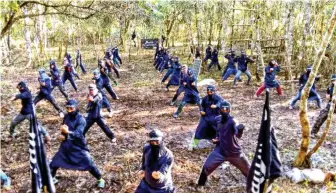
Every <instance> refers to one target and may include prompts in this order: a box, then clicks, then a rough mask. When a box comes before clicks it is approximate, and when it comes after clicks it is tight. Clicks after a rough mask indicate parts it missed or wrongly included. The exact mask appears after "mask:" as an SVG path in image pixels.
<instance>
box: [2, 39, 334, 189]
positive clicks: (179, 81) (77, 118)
mask: <svg viewBox="0 0 336 193" xmlns="http://www.w3.org/2000/svg"><path fill="white" fill-rule="evenodd" d="M76 53H77V57H76V61H77V60H78V63H77V62H76V64H77V65H76V66H80V68H81V69H82V72H83V73H86V70H85V67H84V64H83V63H82V60H81V54H80V53H79V51H78V50H77V52H76ZM197 57H198V58H200V57H201V54H200V50H199V49H197V50H196V54H195V58H197ZM225 58H226V59H227V60H228V63H227V66H226V67H225V70H224V72H223V76H222V80H227V78H228V77H229V76H230V75H235V76H234V83H233V85H236V81H237V80H240V76H241V74H242V73H245V74H246V75H247V76H248V81H247V83H248V84H250V82H251V74H250V72H249V71H248V66H247V64H248V63H253V62H254V60H253V59H251V58H250V57H248V56H246V54H245V53H244V52H243V51H241V52H240V55H239V56H236V54H235V51H230V52H228V53H227V54H226V55H225ZM208 59H211V63H210V64H209V65H208V70H209V69H211V67H212V66H213V65H215V66H217V67H218V69H219V70H220V69H221V67H220V65H219V62H218V50H217V49H213V51H212V48H211V47H210V46H209V47H208V48H207V49H206V55H205V58H204V60H203V61H204V62H207V60H208ZM63 62H64V63H63V66H64V72H63V76H62V77H61V75H60V71H59V70H58V68H57V65H56V62H55V61H53V60H51V61H50V73H49V74H48V73H46V71H45V70H44V69H40V70H39V77H38V82H39V86H40V91H39V93H38V95H37V96H36V97H35V98H34V99H33V97H32V94H31V92H30V90H29V88H28V85H27V83H26V82H23V81H21V82H19V84H18V85H17V88H18V90H19V92H20V93H19V94H17V95H15V96H13V97H12V98H11V100H17V99H20V100H21V104H22V108H21V111H20V113H19V114H18V115H17V116H15V117H14V119H13V121H12V122H11V125H10V137H11V138H15V126H16V125H18V124H19V123H20V122H22V121H23V120H25V119H28V120H31V118H32V116H33V114H34V112H35V105H36V104H37V103H38V102H39V101H41V100H43V99H45V100H47V101H49V102H50V103H51V104H52V105H53V106H54V108H55V109H56V110H57V111H58V113H59V114H60V116H61V118H63V121H62V125H61V127H60V132H59V137H58V139H59V140H60V142H61V145H60V148H59V150H58V152H57V153H56V154H55V155H54V157H53V159H52V161H51V163H50V168H51V173H52V177H53V180H54V183H57V182H58V179H57V178H56V171H57V170H58V168H65V169H71V170H81V171H89V172H90V173H91V174H92V175H93V176H94V177H95V178H96V179H97V186H98V187H100V188H104V187H105V181H104V179H103V178H102V174H101V172H100V170H99V169H98V167H97V165H96V164H95V162H94V161H93V158H92V156H91V155H90V153H89V148H88V145H87V142H86V138H85V136H86V134H87V132H88V130H89V128H90V127H91V126H92V125H93V124H94V123H97V124H98V125H99V126H100V127H101V129H102V130H103V132H104V133H105V134H106V136H107V137H108V138H109V139H110V140H111V143H112V144H114V145H115V144H116V136H115V135H114V133H113V132H112V131H111V130H110V128H109V127H108V126H107V124H106V122H105V120H104V118H103V115H102V109H103V108H106V109H107V111H108V112H109V113H108V116H109V117H111V116H112V107H111V105H110V102H109V99H108V97H107V95H106V94H105V92H104V90H103V89H104V88H105V90H106V91H107V92H108V93H109V94H110V95H111V97H112V99H114V100H118V99H119V97H118V96H117V94H116V92H115V91H114V90H113V88H112V85H111V82H113V83H114V84H115V85H117V84H118V83H117V81H116V79H115V78H114V73H115V74H116V76H117V78H119V77H120V73H119V70H118V68H119V67H120V65H121V64H122V61H121V58H120V56H119V54H118V49H117V48H114V49H112V48H108V49H107V51H106V52H105V55H104V58H103V60H98V68H97V69H95V70H94V71H93V77H92V80H93V82H94V83H93V84H88V94H87V100H88V105H87V109H86V112H87V116H83V115H82V114H81V113H80V110H79V107H78V102H77V101H76V100H75V99H70V98H69V95H68V94H67V92H66V91H65V88H64V84H65V82H66V80H69V81H70V83H71V84H72V86H73V88H74V89H75V91H76V92H77V91H78V88H77V85H76V83H75V81H74V78H73V77H77V78H78V79H79V76H78V74H77V73H76V71H75V67H74V65H73V64H72V60H71V56H70V54H68V53H66V54H65V56H64V61H63ZM237 66H238V70H237ZM154 67H155V69H156V70H158V71H159V72H160V73H161V74H163V72H164V70H166V72H165V75H164V76H163V78H162V80H161V83H162V84H165V82H168V83H167V84H166V86H165V88H166V90H168V89H169V88H170V87H171V86H178V88H177V90H176V93H175V95H174V97H173V99H172V100H171V102H170V105H171V106H174V105H175V104H176V103H177V98H178V96H179V95H180V94H182V93H183V95H184V96H183V98H182V101H181V102H180V104H179V105H178V106H177V109H176V112H175V113H174V114H173V117H174V118H178V117H179V115H180V114H181V112H182V109H183V107H184V106H185V105H186V104H197V105H198V107H199V111H200V120H199V123H198V126H197V128H196V131H195V134H194V135H193V137H192V140H191V143H190V144H189V150H193V149H195V148H197V147H198V144H199V141H200V140H202V139H205V140H209V141H211V142H212V143H214V144H215V148H214V150H213V151H212V152H211V153H210V154H209V156H208V158H207V159H206V161H205V163H204V164H203V166H202V169H201V172H200V176H199V179H198V183H197V184H198V185H199V186H204V185H205V184H206V181H207V177H208V176H209V175H210V174H211V173H212V172H213V171H214V170H215V169H216V168H217V167H218V166H220V165H221V164H222V163H223V162H225V161H228V162H230V163H231V164H232V165H234V166H235V167H237V168H238V169H239V170H240V171H241V172H242V174H243V175H244V176H246V177H247V175H248V172H249V169H250V162H249V161H248V159H247V157H246V156H245V154H244V153H243V151H242V147H241V146H240V145H239V139H240V138H241V137H242V135H243V133H244V130H245V126H244V124H240V123H239V122H238V121H237V120H236V119H234V118H233V117H232V116H231V111H232V106H231V104H230V103H229V102H228V101H227V100H225V99H223V98H222V97H221V96H220V95H218V94H217V89H216V87H215V86H214V85H207V87H206V88H207V93H206V96H204V97H203V98H201V96H200V93H199V91H198V88H197V77H196V76H195V74H194V70H193V69H192V68H189V67H188V66H187V65H182V64H181V63H180V61H179V57H177V56H173V55H172V54H170V53H169V50H168V49H163V48H162V47H159V46H158V45H157V49H156V51H155V55H154ZM279 71H280V66H279V64H278V63H277V62H276V61H275V60H271V61H270V62H269V63H268V65H267V66H266V67H265V77H264V83H263V84H262V85H261V86H260V87H259V88H258V90H257V92H256V96H260V94H261V93H262V92H263V91H264V90H265V89H267V88H276V90H277V92H278V94H279V95H282V90H281V87H280V84H279V81H277V80H276V79H275V77H276V74H277V73H278V72H279ZM310 71H311V66H308V67H307V70H306V72H305V73H304V74H302V76H301V77H300V90H299V92H298V94H297V95H296V96H295V98H294V99H293V100H292V102H291V105H290V108H293V106H294V105H295V102H296V101H297V100H299V99H300V98H301V91H302V88H303V87H304V85H305V84H306V82H307V80H308V77H309V75H310ZM316 81H318V77H317V78H316ZM335 84H336V74H334V75H332V77H331V84H330V86H329V87H328V90H327V97H326V98H327V100H328V104H327V107H326V108H325V109H323V110H322V111H321V113H320V115H319V117H318V119H317V121H316V123H315V125H314V129H313V131H312V133H317V132H318V130H319V128H320V127H321V125H322V124H323V122H324V121H325V120H326V118H327V113H328V110H329V108H330V106H331V103H332V93H333V89H334V85H335ZM55 87H58V88H59V90H60V91H61V93H62V94H63V96H64V97H65V99H66V100H67V102H66V113H65V112H64V111H63V110H62V108H61V107H60V106H59V105H58V104H57V103H56V101H55V99H54V97H53V96H52V91H53V89H54V88H55ZM310 97H311V98H310V100H316V101H317V104H318V106H319V107H321V103H322V102H321V98H320V97H319V95H318V93H317V92H316V90H315V86H313V87H312V89H311V91H310ZM39 130H40V133H41V135H43V136H44V137H45V140H46V142H48V141H50V137H49V136H48V133H47V132H46V130H45V128H44V127H42V126H41V124H39ZM173 163H174V157H173V153H172V152H171V151H170V150H169V149H168V148H167V147H166V146H165V143H164V134H163V133H162V132H161V131H160V130H158V129H154V130H152V131H151V132H150V133H149V135H148V140H147V144H146V145H145V146H144V148H143V155H142V160H141V167H140V171H139V172H138V174H139V176H140V178H141V182H140V184H139V186H138V187H137V189H136V191H135V192H136V193H172V192H175V187H174V185H173V179H172V166H173ZM1 179H2V178H1Z"/></svg>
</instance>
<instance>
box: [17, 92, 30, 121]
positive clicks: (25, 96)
mask: <svg viewBox="0 0 336 193" xmlns="http://www.w3.org/2000/svg"><path fill="white" fill-rule="evenodd" d="M16 99H21V105H22V107H21V111H20V114H22V115H28V114H31V113H33V99H32V95H31V93H30V91H29V90H28V89H27V88H25V89H24V90H20V94H17V95H16V96H15V100H16Z"/></svg>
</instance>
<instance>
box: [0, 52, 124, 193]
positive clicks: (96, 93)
mask: <svg viewBox="0 0 336 193" xmlns="http://www.w3.org/2000/svg"><path fill="white" fill-rule="evenodd" d="M49 63H50V65H49V67H50V71H49V73H47V72H46V71H45V69H39V71H38V72H39V76H38V83H39V92H38V94H37V96H36V97H35V98H34V99H33V96H32V93H31V91H30V89H29V88H28V84H27V83H26V82H24V81H20V82H19V83H18V85H17V89H18V90H19V93H18V94H16V95H15V96H13V97H12V98H11V101H14V100H18V99H20V100H21V105H22V107H21V111H20V113H19V114H18V115H16V116H15V117H14V118H13V120H12V122H11V124H10V136H9V137H10V139H15V136H16V135H15V127H16V126H17V125H18V124H19V123H21V122H22V121H24V120H26V119H27V120H29V121H32V118H33V116H36V113H35V106H36V105H37V104H38V102H39V101H41V100H47V101H49V102H50V103H51V104H52V105H53V106H54V108H55V109H56V110H57V111H58V112H59V115H60V117H61V118H63V121H62V125H61V127H60V133H59V136H58V139H59V141H60V142H61V145H60V147H59V150H58V152H57V153H56V154H55V155H54V157H53V159H52V161H51V163H50V168H51V174H52V177H53V181H54V183H57V182H58V179H57V178H56V171H57V170H58V168H65V169H72V170H82V171H89V172H90V173H91V174H92V175H93V176H94V177H95V178H96V179H97V186H98V187H100V188H103V187H104V186H105V181H104V180H103V178H102V174H101V172H100V171H99V169H98V167H97V166H96V165H95V162H94V161H93V159H92V157H91V155H90V154H89V149H88V146H87V143H86V139H85V136H86V134H87V132H88V130H89V129H90V128H91V127H92V125H93V124H94V123H97V124H98V126H99V127H100V128H101V129H102V130H103V132H104V133H105V134H106V136H107V137H108V138H109V139H110V140H111V143H112V144H116V137H115V135H114V133H113V132H112V131H111V130H110V128H109V127H108V125H107V124H106V122H105V120H104V118H103V114H102V109H103V108H107V111H108V112H109V114H108V116H109V117H112V107H111V104H110V102H109V99H108V97H107V95H106V94H105V92H104V91H103V89H104V88H105V90H106V91H107V92H108V93H109V94H110V95H111V97H112V99H114V100H118V99H119V97H118V96H117V94H116V93H115V91H114V90H113V88H112V85H111V83H110V81H113V82H114V84H115V85H117V81H116V79H114V78H113V75H112V71H114V72H115V73H116V74H117V77H118V78H119V77H120V74H119V71H118V69H117V67H120V65H121V64H122V61H121V58H120V56H119V53H118V48H117V47H115V48H113V49H112V48H108V49H107V51H106V53H105V56H104V59H103V60H98V68H97V69H95V70H94V71H93V77H92V81H93V82H94V83H92V84H88V94H87V101H88V104H87V107H86V114H87V115H86V116H83V115H82V114H81V113H80V112H79V107H78V102H77V101H76V100H75V99H71V98H69V95H68V94H67V92H66V90H65V86H64V85H65V83H66V81H67V80H69V81H70V83H71V85H72V86H73V88H74V89H75V91H76V92H78V87H77V84H76V83H75V81H74V77H77V78H78V79H80V77H79V75H78V74H77V72H76V71H75V67H77V66H80V68H81V70H82V72H83V73H84V74H85V73H86V72H87V71H86V69H85V67H84V64H83V63H82V56H81V54H80V52H79V50H77V51H76V66H74V64H73V62H72V59H71V55H70V54H69V53H65V55H64V60H63V68H64V72H63V75H62V76H61V73H60V70H59V69H58V67H57V65H56V62H55V61H54V60H51V61H50V62H49ZM55 87H58V88H59V90H60V91H61V93H62V94H63V96H64V97H65V99H66V101H67V102H66V106H65V108H66V113H65V112H64V111H63V110H62V108H61V107H60V106H59V105H58V104H57V103H56V100H55V98H54V97H53V95H52V91H53V90H54V88H55ZM38 128H39V131H40V134H41V135H42V136H44V139H45V142H46V143H50V137H49V135H48V132H47V131H46V130H45V128H44V127H42V126H41V124H40V123H38ZM1 175H2V174H1ZM7 179H8V180H7V181H4V180H3V181H4V182H7V184H8V181H9V183H10V178H9V177H7ZM6 187H7V189H10V184H9V185H7V186H6Z"/></svg>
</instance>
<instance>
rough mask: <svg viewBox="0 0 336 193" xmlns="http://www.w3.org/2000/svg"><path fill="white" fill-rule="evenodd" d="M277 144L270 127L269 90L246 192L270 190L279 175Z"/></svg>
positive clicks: (263, 192) (258, 192) (262, 192)
mask: <svg viewBox="0 0 336 193" xmlns="http://www.w3.org/2000/svg"><path fill="white" fill-rule="evenodd" d="M278 155H279V153H278V145H277V142H276V138H275V135H274V130H273V128H271V111H270V107H269V91H268V90H267V92H266V101H265V105H264V110H263V115H262V120H261V126H260V131H259V136H258V144H257V148H256V152H255V154H254V158H253V162H252V165H251V168H250V171H249V175H248V178H247V186H246V191H247V192H248V193H250V192H253V193H265V192H270V190H271V184H272V182H273V181H274V180H275V179H276V178H278V177H279V176H281V161H280V158H279V156H278Z"/></svg>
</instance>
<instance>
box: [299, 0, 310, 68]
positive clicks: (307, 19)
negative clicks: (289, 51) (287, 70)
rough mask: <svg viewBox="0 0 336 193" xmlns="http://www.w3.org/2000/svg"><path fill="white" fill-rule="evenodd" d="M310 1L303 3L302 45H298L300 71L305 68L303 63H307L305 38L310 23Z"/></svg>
mask: <svg viewBox="0 0 336 193" xmlns="http://www.w3.org/2000/svg"><path fill="white" fill-rule="evenodd" d="M310 6H311V4H310V2H309V1H307V2H306V3H305V15H304V18H305V19H304V22H305V23H304V24H305V27H304V30H303V37H302V45H301V47H300V49H301V52H300V55H301V62H300V71H301V72H303V71H304V69H305V65H307V61H308V60H307V56H306V40H307V36H308V32H309V25H310Z"/></svg>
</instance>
